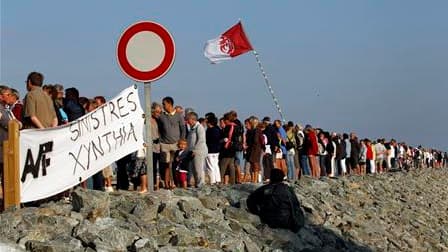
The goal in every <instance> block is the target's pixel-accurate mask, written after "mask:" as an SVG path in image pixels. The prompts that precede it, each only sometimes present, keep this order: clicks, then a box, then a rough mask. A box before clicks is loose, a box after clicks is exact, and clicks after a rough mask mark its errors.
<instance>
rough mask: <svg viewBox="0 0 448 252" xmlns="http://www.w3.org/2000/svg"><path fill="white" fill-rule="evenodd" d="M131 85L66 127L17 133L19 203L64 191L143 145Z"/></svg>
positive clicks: (137, 104)
mask: <svg viewBox="0 0 448 252" xmlns="http://www.w3.org/2000/svg"><path fill="white" fill-rule="evenodd" d="M143 113H144V112H143V110H142V108H141V106H140V100H139V96H138V89H137V87H136V86H132V87H129V88H127V89H125V90H123V91H122V92H121V93H120V94H119V95H118V96H117V97H115V98H114V99H113V100H110V101H109V102H107V103H106V104H104V105H102V106H101V107H99V108H97V109H96V110H94V111H92V112H90V113H89V114H86V115H85V116H83V117H81V118H79V119H78V120H76V121H73V122H71V123H70V124H68V125H64V126H61V127H58V128H52V129H42V130H38V129H30V130H23V131H21V132H20V174H19V175H20V182H21V187H20V191H21V202H29V201H34V200H39V199H43V198H47V197H50V196H52V195H55V194H57V193H60V192H63V191H65V190H67V189H69V188H71V187H73V186H75V185H77V184H79V183H80V182H81V181H84V180H86V179H87V178H89V177H91V176H92V175H94V174H95V173H97V172H99V171H101V170H102V169H104V167H106V166H107V165H110V164H111V163H113V162H114V161H116V160H118V159H120V158H122V157H124V156H126V155H127V154H129V153H132V152H134V151H137V150H138V149H140V148H142V146H143V128H144V119H143V116H142V115H143Z"/></svg>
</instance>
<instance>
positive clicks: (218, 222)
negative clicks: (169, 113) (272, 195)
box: [0, 169, 448, 251]
mask: <svg viewBox="0 0 448 252" xmlns="http://www.w3.org/2000/svg"><path fill="white" fill-rule="evenodd" d="M447 180H448V171H447V170H446V169H439V170H436V169H426V170H419V171H410V172H407V173H401V172H395V173H389V174H381V175H373V176H372V175H369V176H365V177H358V176H350V177H343V178H337V179H329V178H322V179H320V180H315V179H311V178H307V177H305V178H303V179H302V180H300V181H298V182H296V183H295V184H293V185H292V186H293V187H294V190H295V192H296V194H297V196H298V198H299V200H300V201H301V204H302V207H303V210H304V213H305V217H306V222H305V223H306V224H305V227H303V228H302V229H301V230H300V231H299V232H298V233H297V234H294V233H292V232H290V231H287V230H281V229H271V228H269V227H267V226H266V225H264V224H262V223H261V222H260V220H259V218H258V216H255V215H252V214H250V213H249V212H247V209H246V198H247V196H248V195H249V194H250V193H251V192H252V191H253V190H255V189H256V188H257V187H258V186H259V185H254V184H243V185H234V186H208V187H203V188H201V189H189V190H182V189H175V190H173V191H167V190H161V191H157V192H155V193H152V194H144V195H141V194H137V193H135V192H126V191H118V192H113V193H105V192H97V191H88V190H82V189H77V190H75V191H74V193H73V201H72V204H67V203H64V202H62V201H61V202H50V203H46V204H43V205H41V206H40V207H28V208H22V209H19V210H17V211H7V212H4V213H2V214H0V251H24V250H27V251H448V218H447V217H448V190H447V187H446V181H447Z"/></svg>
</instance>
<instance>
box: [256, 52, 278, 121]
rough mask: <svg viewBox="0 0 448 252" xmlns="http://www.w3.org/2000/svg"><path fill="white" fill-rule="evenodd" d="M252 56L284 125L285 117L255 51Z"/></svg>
mask: <svg viewBox="0 0 448 252" xmlns="http://www.w3.org/2000/svg"><path fill="white" fill-rule="evenodd" d="M252 52H253V54H254V55H255V59H256V60H257V63H258V67H259V68H260V71H261V74H262V75H263V78H264V82H265V83H266V87H267V88H268V91H269V93H270V94H271V97H272V100H274V105H275V108H276V109H277V111H278V113H279V114H280V118H281V120H282V122H283V123H286V120H285V117H284V116H283V112H282V109H281V108H280V104H279V102H278V99H277V98H276V97H275V94H274V90H273V89H272V86H271V84H269V80H268V76H267V75H266V72H265V71H264V68H263V66H262V65H261V61H260V58H259V57H258V53H257V51H255V50H253V51H252Z"/></svg>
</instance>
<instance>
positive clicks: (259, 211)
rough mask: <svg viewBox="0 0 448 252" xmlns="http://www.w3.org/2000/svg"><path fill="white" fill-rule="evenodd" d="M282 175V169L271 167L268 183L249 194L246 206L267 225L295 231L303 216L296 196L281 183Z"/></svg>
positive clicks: (299, 226) (301, 223)
mask: <svg viewBox="0 0 448 252" xmlns="http://www.w3.org/2000/svg"><path fill="white" fill-rule="evenodd" d="M284 177H285V174H284V173H283V171H282V170H280V169H272V171H271V180H270V183H269V184H267V185H264V186H262V187H260V188H258V189H257V190H255V191H254V192H253V193H252V194H250V195H249V197H248V198H247V207H248V208H249V211H250V212H251V213H253V214H256V215H258V216H260V220H261V222H263V223H265V224H267V225H268V226H269V227H271V228H284V229H289V230H291V231H293V232H297V231H299V229H300V228H301V227H303V225H304V216H303V212H302V209H301V208H300V203H299V200H298V199H297V196H296V195H295V193H294V192H293V191H292V189H290V188H289V186H288V185H287V184H285V183H282V181H283V178H284Z"/></svg>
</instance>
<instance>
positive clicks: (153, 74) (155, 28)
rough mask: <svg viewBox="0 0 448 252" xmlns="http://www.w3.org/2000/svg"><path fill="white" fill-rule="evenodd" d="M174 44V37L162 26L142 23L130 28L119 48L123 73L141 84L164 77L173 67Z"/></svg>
mask: <svg viewBox="0 0 448 252" xmlns="http://www.w3.org/2000/svg"><path fill="white" fill-rule="evenodd" d="M174 57H175V45H174V40H173V38H172V36H171V34H170V33H169V32H168V31H167V30H166V29H165V28H164V27H163V26H162V25H160V24H158V23H155V22H151V21H142V22H138V23H135V24H133V25H131V26H129V27H128V28H127V29H126V30H125V31H124V32H123V34H122V35H121V37H120V39H119V41H118V45H117V60H118V65H119V66H120V68H121V70H122V71H123V72H124V73H125V74H126V75H127V76H128V77H129V78H131V79H133V80H135V81H138V82H151V81H154V80H157V79H159V78H161V77H162V76H163V75H165V74H166V73H167V72H168V71H169V70H170V68H171V66H172V65H173V62H174Z"/></svg>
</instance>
